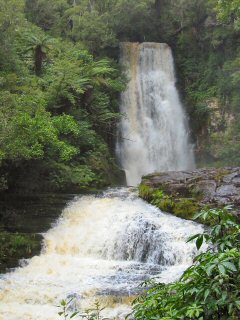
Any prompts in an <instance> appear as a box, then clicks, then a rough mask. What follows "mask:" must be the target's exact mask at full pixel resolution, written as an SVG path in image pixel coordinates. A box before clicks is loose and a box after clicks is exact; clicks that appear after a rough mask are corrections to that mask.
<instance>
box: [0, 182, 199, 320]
mask: <svg viewBox="0 0 240 320" xmlns="http://www.w3.org/2000/svg"><path fill="white" fill-rule="evenodd" d="M202 231H203V227H202V226H201V225H198V224H196V223H194V222H192V221H185V220H182V219H179V218H177V217H174V216H171V215H168V214H166V213H163V212H161V211H160V210H159V209H157V208H155V207H154V206H151V205H150V204H147V203H146V202H144V201H143V200H141V199H140V198H138V196H137V195H136V193H134V192H133V191H131V190H130V189H129V188H116V189H109V190H108V191H106V192H104V193H103V194H101V195H98V196H94V195H91V196H82V197H76V198H75V199H74V200H73V201H72V202H70V203H69V205H68V206H67V207H66V208H65V210H64V211H63V213H62V216H61V217H60V219H59V220H58V221H57V223H56V224H55V225H54V226H53V227H52V229H51V230H49V231H48V232H47V233H46V234H45V235H44V246H43V250H42V253H41V255H40V256H36V257H34V258H32V259H30V260H29V261H23V262H22V267H19V268H17V269H16V270H15V271H14V272H11V273H8V274H6V275H2V276H1V277H0V288H1V291H0V319H1V320H2V319H3V320H4V319H8V320H16V319H21V320H33V319H39V320H46V319H48V320H57V319H60V318H59V316H58V311H59V310H58V308H57V307H56V306H57V305H58V304H59V302H60V300H61V299H68V298H70V297H75V298H76V303H77V304H78V305H80V306H81V307H82V308H85V307H89V306H90V305H91V304H93V303H94V301H95V299H97V300H99V301H100V302H101V301H103V303H104V305H107V308H106V309H105V310H104V312H105V314H106V316H107V317H109V318H118V319H124V318H125V316H126V314H127V313H128V312H129V310H130V306H129V305H128V302H129V301H128V299H130V298H131V297H133V296H134V295H136V294H138V293H139V292H140V290H141V289H140V287H139V284H141V283H142V282H143V281H144V280H146V279H149V278H151V277H152V276H154V277H157V278H159V280H161V281H162V282H170V281H173V280H175V279H177V278H178V277H179V276H180V275H181V274H182V272H183V271H184V270H185V269H186V268H187V267H188V266H189V265H191V263H192V260H193V257H194V256H195V254H196V249H195V245H194V244H193V243H186V240H187V239H188V237H190V236H191V235H193V234H196V233H200V232H202ZM113 297H115V298H114V299H113Z"/></svg>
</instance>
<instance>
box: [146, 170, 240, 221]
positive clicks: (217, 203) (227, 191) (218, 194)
mask: <svg viewBox="0 0 240 320" xmlns="http://www.w3.org/2000/svg"><path fill="white" fill-rule="evenodd" d="M141 187H143V188H142V190H144V187H145V188H148V189H146V190H145V191H144V192H145V193H146V194H147V197H146V199H145V200H148V201H149V202H151V201H152V200H153V197H152V195H151V193H152V194H154V192H155V191H156V190H161V191H163V192H164V194H166V195H167V197H171V199H172V200H173V202H174V204H173V205H172V208H173V209H172V211H171V213H175V212H174V209H176V206H177V204H179V203H182V204H183V205H182V207H183V210H184V203H185V204H188V207H190V203H191V204H192V205H195V206H196V208H199V209H201V208H202V207H206V206H207V207H224V206H227V205H232V206H233V208H234V212H235V213H236V214H237V215H238V217H239V218H240V215H239V212H240V167H237V168H230V167H226V168H217V169H214V168H209V169H205V168H203V169H195V170H189V171H172V172H160V173H153V174H150V175H147V176H144V177H143V178H142V182H141V185H140V189H141ZM149 190H150V191H149ZM144 192H143V194H144ZM140 196H141V192H140ZM142 197H143V198H144V195H143V196H142ZM155 202H156V201H155ZM159 203H162V202H161V201H159ZM179 216H181V215H179ZM184 217H185V216H184ZM189 218H190V219H191V215H190V217H189Z"/></svg>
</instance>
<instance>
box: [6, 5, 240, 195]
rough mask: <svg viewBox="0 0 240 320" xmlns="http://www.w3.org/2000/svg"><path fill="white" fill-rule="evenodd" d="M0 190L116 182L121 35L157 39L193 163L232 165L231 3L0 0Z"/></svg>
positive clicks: (237, 137) (235, 80) (236, 59)
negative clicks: (165, 53)
mask: <svg viewBox="0 0 240 320" xmlns="http://www.w3.org/2000/svg"><path fill="white" fill-rule="evenodd" d="M0 4H1V12H0V31H1V32H0V37H1V47H0V95H1V99H0V104H1V107H0V112H1V118H0V160H1V162H0V190H1V191H8V192H10V191H19V192H21V191H23V190H25V191H28V192H36V191H66V190H68V191H69V190H76V189H77V190H84V189H87V190H90V189H95V188H102V187H104V186H107V185H113V184H117V183H120V181H122V179H123V178H122V172H121V168H119V166H118V164H117V161H116V159H115V155H114V143H115V140H116V135H117V131H116V128H117V124H118V121H119V119H120V117H121V116H124V115H121V114H120V113H119V108H118V101H119V99H118V98H119V93H120V92H121V91H122V90H123V89H124V86H125V85H126V82H127V79H125V78H124V76H123V75H122V74H121V71H120V67H119V64H118V52H119V50H118V48H119V43H120V42H121V41H138V42H142V41H155V42H166V43H168V44H169V45H170V46H171V47H172V49H173V52H174V56H175V64H176V70H177V77H178V87H179V89H180V92H181V96H182V100H183V102H184V104H185V107H186V109H187V112H188V115H189V123H190V128H191V135H192V141H193V143H194V144H195V150H196V157H197V162H198V165H199V166H206V165H207V166H222V165H231V166H235V165H239V164H240V153H239V150H240V148H239V146H240V125H239V123H240V122H239V117H240V110H239V106H240V91H239V84H240V75H239V66H240V52H239V41H240V37H239V28H240V18H239V1H238V0H233V1H227V0H225V1H224V0H223V1H217V0H177V1H173V0H170V1H169V0H156V1H153V0H141V1H137V2H136V1H134V0H128V1H126V0H26V1H24V0H9V1H5V0H1V1H0Z"/></svg>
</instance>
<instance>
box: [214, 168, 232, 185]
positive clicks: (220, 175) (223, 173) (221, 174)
mask: <svg viewBox="0 0 240 320" xmlns="http://www.w3.org/2000/svg"><path fill="white" fill-rule="evenodd" d="M229 173H230V170H228V169H226V168H223V169H219V170H218V171H217V174H216V176H215V177H214V180H215V181H216V182H221V181H222V179H223V177H225V176H226V175H227V174H229Z"/></svg>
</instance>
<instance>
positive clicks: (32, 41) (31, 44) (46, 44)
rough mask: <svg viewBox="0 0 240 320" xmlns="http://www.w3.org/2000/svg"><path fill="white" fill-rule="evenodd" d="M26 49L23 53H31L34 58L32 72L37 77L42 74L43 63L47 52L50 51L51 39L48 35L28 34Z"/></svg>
mask: <svg viewBox="0 0 240 320" xmlns="http://www.w3.org/2000/svg"><path fill="white" fill-rule="evenodd" d="M26 42H27V47H26V49H25V52H29V51H30V52H32V53H33V57H34V70H35V73H36V75H37V76H40V75H41V73H42V68H43V62H44V60H45V59H46V56H47V52H48V51H49V50H50V49H51V45H52V44H53V39H52V38H51V37H49V36H48V35H40V36H36V35H34V34H29V35H28V36H27V41H26Z"/></svg>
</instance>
